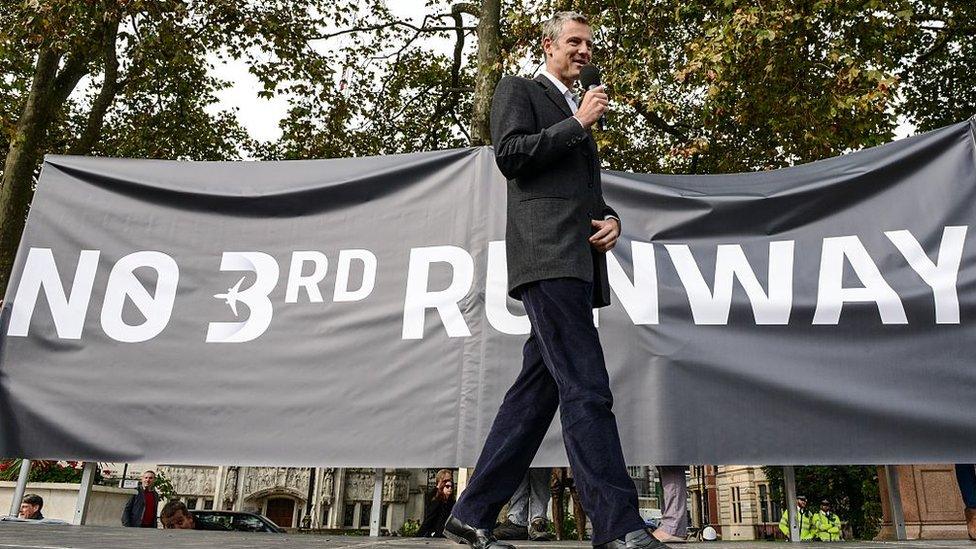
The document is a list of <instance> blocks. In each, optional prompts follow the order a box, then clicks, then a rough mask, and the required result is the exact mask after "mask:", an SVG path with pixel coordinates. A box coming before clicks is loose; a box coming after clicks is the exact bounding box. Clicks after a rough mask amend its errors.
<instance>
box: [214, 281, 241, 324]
mask: <svg viewBox="0 0 976 549" xmlns="http://www.w3.org/2000/svg"><path fill="white" fill-rule="evenodd" d="M244 278H245V277H243V276H242V277H241V279H240V280H238V281H237V284H234V287H233V288H227V293H226V294H214V297H215V298H217V299H223V300H224V301H226V302H227V304H228V305H230V310H231V311H233V312H234V316H238V315H237V295H238V294H240V291H239V290H240V288H241V284H242V283H243V282H244Z"/></svg>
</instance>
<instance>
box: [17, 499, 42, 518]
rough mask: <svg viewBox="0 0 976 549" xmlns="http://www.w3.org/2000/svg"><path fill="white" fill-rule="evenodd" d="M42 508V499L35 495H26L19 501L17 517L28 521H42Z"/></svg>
mask: <svg viewBox="0 0 976 549" xmlns="http://www.w3.org/2000/svg"><path fill="white" fill-rule="evenodd" d="M42 507H44V498H42V497H41V496H39V495H37V494H27V495H26V496H24V499H22V500H21V501H20V513H18V514H17V516H18V517H20V518H22V519H28V520H43V519H44V515H42V514H41V508H42Z"/></svg>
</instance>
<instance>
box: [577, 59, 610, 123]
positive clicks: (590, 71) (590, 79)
mask: <svg viewBox="0 0 976 549" xmlns="http://www.w3.org/2000/svg"><path fill="white" fill-rule="evenodd" d="M580 85H582V86H583V89H585V90H586V91H590V90H592V89H593V88H595V87H597V86H599V85H600V69H599V67H597V66H596V65H583V68H582V69H580ZM605 119H606V115H605V114H604V115H603V116H601V117H600V119H599V120H597V122H596V125H597V127H598V128H600V129H601V130H602V129H603V122H604V120H605Z"/></svg>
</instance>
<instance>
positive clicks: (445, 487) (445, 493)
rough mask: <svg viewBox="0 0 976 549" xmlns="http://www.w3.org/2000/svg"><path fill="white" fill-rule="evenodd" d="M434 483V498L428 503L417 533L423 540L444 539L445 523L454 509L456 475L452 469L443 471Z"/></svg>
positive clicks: (439, 472)
mask: <svg viewBox="0 0 976 549" xmlns="http://www.w3.org/2000/svg"><path fill="white" fill-rule="evenodd" d="M434 482H435V488H434V496H433V497H432V498H431V500H430V501H428V502H427V507H426V509H424V522H423V524H421V525H420V530H419V531H418V532H417V536H418V537H421V538H442V537H444V523H445V522H447V519H448V518H449V517H450V516H451V510H452V509H454V501H455V500H454V473H453V472H452V471H451V470H450V469H441V470H440V471H437V475H436V476H434Z"/></svg>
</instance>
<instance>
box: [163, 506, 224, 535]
mask: <svg viewBox="0 0 976 549" xmlns="http://www.w3.org/2000/svg"><path fill="white" fill-rule="evenodd" d="M159 521H160V522H162V523H163V528H166V529H175V530H222V531H226V530H228V528H226V527H225V526H223V525H221V524H217V523H215V522H210V521H209V520H203V519H197V517H195V516H193V513H191V512H190V510H189V509H187V508H186V504H185V503H183V502H182V501H180V500H178V499H174V500H173V501H170V502H168V503H166V505H164V506H163V510H162V512H161V513H159Z"/></svg>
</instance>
